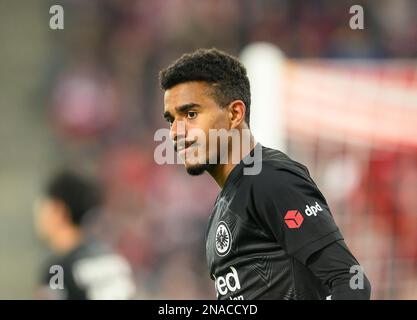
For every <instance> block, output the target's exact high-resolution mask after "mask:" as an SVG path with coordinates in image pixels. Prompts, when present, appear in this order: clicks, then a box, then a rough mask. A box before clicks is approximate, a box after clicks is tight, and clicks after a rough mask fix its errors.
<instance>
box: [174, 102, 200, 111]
mask: <svg viewBox="0 0 417 320" xmlns="http://www.w3.org/2000/svg"><path fill="white" fill-rule="evenodd" d="M200 107H201V106H200V105H199V104H197V103H193V102H192V103H187V104H183V105H182V106H178V107H176V108H175V110H177V112H178V113H184V112H187V111H188V110H190V109H194V108H200Z"/></svg>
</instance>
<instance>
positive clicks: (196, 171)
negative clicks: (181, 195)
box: [185, 164, 212, 176]
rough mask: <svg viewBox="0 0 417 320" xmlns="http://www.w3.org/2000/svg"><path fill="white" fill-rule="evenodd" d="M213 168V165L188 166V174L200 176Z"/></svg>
mask: <svg viewBox="0 0 417 320" xmlns="http://www.w3.org/2000/svg"><path fill="white" fill-rule="evenodd" d="M211 167H212V165H211V164H198V165H190V166H186V167H185V169H186V170H187V173H188V174H189V175H191V176H199V175H201V174H203V173H204V172H205V171H207V170H209V169H210V168H211Z"/></svg>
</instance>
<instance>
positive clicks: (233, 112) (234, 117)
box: [228, 100, 246, 129]
mask: <svg viewBox="0 0 417 320" xmlns="http://www.w3.org/2000/svg"><path fill="white" fill-rule="evenodd" d="M228 109H229V121H230V129H236V128H238V127H240V126H241V125H242V124H243V123H244V121H245V113H246V106H245V103H244V102H243V101H242V100H235V101H233V102H232V103H230V105H229V107H228Z"/></svg>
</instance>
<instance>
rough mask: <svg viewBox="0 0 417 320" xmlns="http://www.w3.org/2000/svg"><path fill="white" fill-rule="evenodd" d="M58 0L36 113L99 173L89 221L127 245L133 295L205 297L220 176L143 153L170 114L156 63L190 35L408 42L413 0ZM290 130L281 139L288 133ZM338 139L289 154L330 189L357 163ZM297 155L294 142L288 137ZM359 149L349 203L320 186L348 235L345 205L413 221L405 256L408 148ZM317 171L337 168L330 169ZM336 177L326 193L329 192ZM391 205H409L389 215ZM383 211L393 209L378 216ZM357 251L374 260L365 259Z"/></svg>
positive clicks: (324, 53) (339, 47)
mask: <svg viewBox="0 0 417 320" xmlns="http://www.w3.org/2000/svg"><path fill="white" fill-rule="evenodd" d="M54 3H55V2H54ZM60 3H61V4H62V5H63V6H64V10H65V29H64V30H63V31H62V32H60V33H56V32H55V33H53V34H51V41H52V42H53V46H54V51H53V53H52V54H51V56H50V57H48V65H47V68H48V69H47V70H46V73H47V81H46V82H47V83H46V92H47V95H46V99H45V105H46V106H47V109H46V116H47V117H48V119H49V124H50V130H51V132H52V133H53V134H54V137H55V138H54V139H55V143H56V150H57V151H59V154H60V157H61V161H62V163H63V164H66V165H69V166H72V167H77V168H79V169H81V170H85V171H89V172H94V174H96V175H97V177H98V179H100V181H102V184H103V186H105V191H106V203H105V206H104V208H103V209H102V212H101V215H100V216H98V217H96V218H95V219H94V221H92V223H91V224H90V225H88V226H87V227H88V228H89V229H90V231H89V232H91V234H93V235H95V236H96V237H98V238H100V239H102V240H103V241H106V242H107V243H109V244H111V245H112V246H113V247H114V248H115V249H116V250H117V251H118V252H120V253H121V254H123V255H124V256H125V257H127V259H128V260H129V262H130V263H131V265H132V267H133V270H134V273H135V277H136V281H137V285H138V295H137V297H138V298H140V299H164V298H168V299H187V298H188V299H205V298H214V297H215V295H214V284H213V283H212V281H211V280H210V278H209V273H208V270H207V266H206V262H205V245H204V237H205V225H206V222H207V219H208V216H209V214H210V213H211V208H212V205H213V203H214V201H215V197H216V194H217V192H218V191H219V190H218V188H217V185H216V184H215V183H214V182H213V181H211V179H210V177H207V176H202V177H198V178H195V177H189V176H187V174H186V173H185V170H183V168H182V166H181V165H169V166H159V165H157V164H156V163H155V161H154V159H153V151H154V149H155V147H156V144H157V142H154V139H153V135H154V133H155V130H156V129H159V128H164V127H166V124H165V123H164V122H163V119H162V113H163V101H162V92H161V91H160V89H159V83H158V72H159V70H160V69H162V68H164V67H166V66H167V65H168V64H170V63H171V62H172V61H173V60H174V59H176V58H178V57H179V56H180V55H181V54H183V53H185V52H188V51H192V50H194V49H196V48H199V47H213V46H214V47H217V48H219V49H222V50H225V51H227V52H230V53H231V54H234V55H238V54H239V52H240V51H241V49H242V48H243V47H244V46H245V45H247V44H248V43H251V42H255V41H268V42H270V43H273V44H275V45H277V46H278V47H279V48H280V49H282V50H283V52H284V53H285V55H286V56H288V57H290V58H317V57H319V58H320V57H324V58H415V57H416V55H417V19H416V16H417V10H416V9H417V3H416V2H415V1H413V0H399V1H386V0H382V1H357V3H351V2H349V1H342V2H339V1H331V0H326V1H324V0H323V1H319V0H314V1H289V0H288V1H278V0H275V1H272V0H270V1H266V0H264V1H251V0H213V1H192V0H173V1H164V0H154V1H145V0H94V1H81V0H66V1H61V2H60ZM353 4H361V5H362V6H363V8H364V12H365V29H364V30H361V31H360V32H357V31H352V30H351V29H350V28H349V19H350V17H351V14H349V7H350V6H351V5H353ZM288 143H289V145H290V146H291V141H289V142H288ZM293 144H295V143H293ZM301 147H303V145H301V146H298V148H301ZM305 147H306V148H308V146H305ZM310 148H311V146H310ZM289 150H290V151H291V150H294V148H293V149H291V148H290V149H289ZM340 152H341V154H344V155H345V156H344V157H343V159H344V160H343V161H342V162H341V164H340V166H338V163H337V162H336V160H337V159H336V160H335V161H333V162H332V165H331V166H330V165H329V166H330V167H329V168H327V169H328V170H330V171H328V170H324V169H323V168H321V167H320V163H322V162H323V163H326V159H335V155H337V154H340ZM340 152H339V151H338V152H336V153H334V152H333V153H331V152H330V153H329V155H328V158H326V155H325V153H320V156H321V157H323V159H322V160H323V161H317V159H316V160H315V161H310V162H309V161H307V160H308V159H307V158H303V155H302V154H300V155H299V156H300V157H301V159H300V158H298V159H297V160H299V161H301V162H302V161H303V160H306V161H307V162H308V163H307V164H311V165H312V166H313V167H312V168H311V169H312V171H313V173H314V174H315V176H317V177H320V178H319V179H320V180H321V181H324V182H323V184H322V185H326V184H327V185H332V184H331V183H332V182H333V185H334V188H336V189H337V187H338V183H337V181H334V180H335V178H334V177H335V176H336V177H337V175H338V174H343V172H345V171H346V170H347V169H351V170H353V171H354V170H358V169H357V168H358V163H357V161H356V160H355V161H356V162H355V161H351V162H349V161H346V150H345V151H343V150H342V151H340ZM293 155H298V153H297V152H296V150H295V151H293ZM348 155H350V153H348ZM414 155H415V154H414ZM352 157H353V158H354V159H357V157H354V156H352ZM381 159H383V160H381ZM410 159H411V160H410ZM348 160H349V159H348ZM368 160H369V161H368ZM368 160H367V161H366V163H365V162H364V164H363V165H364V166H367V168H368V169H369V170H366V174H363V173H362V175H361V174H359V173H357V175H356V176H355V175H354V173H355V172H356V171H355V172H354V173H352V177H353V178H352V179H356V180H354V181H353V182H352V183H354V185H355V188H353V187H352V190H354V191H355V192H356V195H355V192H353V191H352V192H351V193H349V195H350V196H352V197H354V199H355V201H354V202H353V203H354V205H352V204H351V202H349V205H348V204H346V203H344V202H343V201H348V200H347V199H346V198H343V199H341V198H339V199H329V200H330V201H331V203H334V204H336V205H335V207H334V208H333V210H334V211H335V212H337V213H336V214H335V215H336V220H337V221H340V223H341V224H342V225H346V226H347V227H346V231H347V232H346V233H347V234H348V235H354V234H356V233H355V232H357V230H356V231H351V229H350V226H352V224H349V223H347V222H345V220H344V219H353V217H350V218H349V217H348V216H349V215H350V214H353V213H354V217H358V216H361V217H365V216H367V215H366V213H367V212H370V211H372V212H377V213H378V214H380V215H373V217H376V218H375V219H377V220H378V221H379V220H380V222H381V224H384V226H385V227H386V231H385V232H386V233H388V234H390V235H392V233H393V232H395V233H398V234H400V235H403V236H404V237H412V235H414V238H410V239H408V238H407V239H405V240H404V244H405V245H404V246H402V249H403V251H401V253H399V254H400V255H402V256H403V257H407V258H408V257H414V260H413V261H414V262H415V261H417V252H416V248H417V246H415V245H413V244H415V243H416V240H417V239H416V235H417V230H415V229H416V226H415V223H414V224H413V223H409V221H416V220H417V219H415V216H413V214H414V215H415V213H416V212H417V204H416V203H415V199H416V197H415V195H413V193H412V190H413V189H410V186H412V187H415V186H416V185H417V182H416V181H417V171H416V159H415V157H414V158H412V157H411V158H410V157H407V156H405V157H403V158H399V156H398V155H397V154H396V153H393V154H388V155H385V154H384V155H381V154H377V152H375V153H372V154H371V155H370V156H369V159H368ZM370 163H371V165H370ZM346 165H347V166H348V168H347V169H346V167H345V166H346ZM359 167H360V166H359ZM320 168H321V169H323V170H320ZM360 168H362V167H360ZM362 169H363V168H362ZM331 170H333V171H331ZM407 170H408V171H407ZM325 172H333V176H329V173H327V175H326V174H325ZM326 177H327V178H326ZM355 177H356V178H355ZM326 179H330V180H326ZM336 180H337V179H336ZM394 180H395V181H394ZM394 182H395V183H394ZM375 186H377V187H378V188H376V187H375ZM342 187H343V186H342ZM394 187H395V189H392V188H394ZM384 188H386V189H384ZM414 190H416V189H414ZM332 191H334V190H327V193H330V194H337V193H335V192H332ZM385 193H386V194H385ZM414 193H415V191H414ZM390 197H391V198H393V199H394V198H395V199H396V200H395V201H393V200H392V199H391V200H389V198H390ZM393 206H394V207H395V208H394V207H393ZM371 207H372V208H371ZM410 210H411V211H410ZM394 212H401V213H402V214H404V215H409V214H410V216H407V217H409V218H404V219H403V218H401V219H396V218H395V217H397V216H396V215H392V213H394ZM345 213H346V214H345ZM388 217H389V219H395V221H392V222H391V223H386V221H387V219H388ZM406 219H410V220H406ZM413 219H414V220H413ZM360 221H364V219H362V218H361V220H360ZM365 221H368V220H366V219H365ZM355 226H356V224H355ZM352 228H353V227H352ZM358 228H360V231H361V232H360V234H362V235H363V237H366V235H367V234H368V231H369V234H370V232H372V230H369V229H367V226H366V225H364V223H363V225H361V226H360V225H359V226H358ZM412 228H414V229H413V230H411V229H412ZM343 230H344V228H343V227H342V231H343ZM357 234H359V233H357ZM369 237H372V236H371V235H370V236H369ZM373 239H377V238H375V237H374V238H373ZM387 239H395V238H392V237H384V236H383V235H381V241H385V242H386V241H388V240H387ZM348 240H349V239H348ZM362 240H363V242H361V244H359V243H356V242H354V241H352V245H353V246H354V247H355V248H354V252H355V250H356V251H358V250H359V251H361V250H362V251H361V252H364V253H363V254H359V259H367V256H366V255H367V252H368V251H369V250H368V251H366V250H365V249H364V248H363V246H362V245H363V243H364V242H365V240H364V239H362ZM348 243H349V241H348ZM380 244H381V245H382V244H383V242H381V243H380ZM386 245H387V246H391V245H393V244H392V243H391V242H390V243H386ZM369 252H370V251H369ZM368 257H369V256H368ZM392 257H393V256H389V257H388V256H386V257H384V256H381V255H380V256H378V257H377V258H378V259H382V260H384V259H386V258H392ZM377 258H375V259H377ZM360 261H361V260H360ZM387 261H391V260H387ZM366 265H368V266H372V265H373V264H372V261H369V263H367V264H366ZM380 265H381V268H384V267H385V268H387V269H386V270H387V271H386V272H391V273H389V274H388V275H387V277H394V273H393V271H392V269H390V266H385V264H383V263H381V264H380ZM391 268H392V266H391ZM378 274H382V273H378ZM372 280H373V279H371V281H372ZM375 280H377V281H381V280H383V279H375ZM391 280H392V279H391ZM414 281H416V280H414ZM390 283H391V282H390ZM373 286H374V288H378V286H376V285H375V284H374V283H373ZM381 286H382V284H381ZM388 289H390V290H391V291H387V290H388ZM388 289H387V288H382V287H381V289H380V291H378V289H377V291H376V293H375V294H376V296H375V297H376V298H378V297H379V298H389V297H391V296H390V294H392V295H394V294H396V292H395V290H394V289H395V288H394V289H393V288H388ZM379 292H389V293H388V294H385V295H383V294H382V293H379ZM416 294H417V293H416Z"/></svg>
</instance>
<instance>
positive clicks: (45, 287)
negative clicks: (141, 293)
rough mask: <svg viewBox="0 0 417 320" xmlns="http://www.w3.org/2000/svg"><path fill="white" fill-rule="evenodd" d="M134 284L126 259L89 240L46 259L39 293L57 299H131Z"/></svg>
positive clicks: (47, 297) (44, 296)
mask: <svg viewBox="0 0 417 320" xmlns="http://www.w3.org/2000/svg"><path fill="white" fill-rule="evenodd" d="M134 293H135V285H134V281H133V277H132V272H131V269H130V266H129V264H128V262H127V260H126V259H125V258H124V257H122V256H120V255H118V254H115V253H114V252H112V250H110V249H109V248H108V247H106V246H104V245H102V244H100V243H98V242H95V241H88V242H85V243H83V244H81V245H80V246H78V247H77V248H75V249H74V250H72V251H71V252H69V253H68V254H66V255H64V256H56V257H52V258H50V259H48V262H47V263H45V265H44V269H43V270H42V275H41V286H40V289H39V291H38V297H39V298H41V299H58V300H90V299H91V300H96V299H99V300H102V299H131V298H133V297H134Z"/></svg>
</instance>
